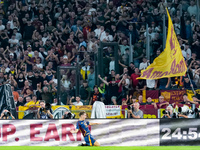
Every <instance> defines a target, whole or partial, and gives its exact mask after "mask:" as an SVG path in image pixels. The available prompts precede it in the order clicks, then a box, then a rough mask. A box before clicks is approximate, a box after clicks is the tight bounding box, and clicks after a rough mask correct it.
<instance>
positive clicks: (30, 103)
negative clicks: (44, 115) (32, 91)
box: [24, 95, 40, 108]
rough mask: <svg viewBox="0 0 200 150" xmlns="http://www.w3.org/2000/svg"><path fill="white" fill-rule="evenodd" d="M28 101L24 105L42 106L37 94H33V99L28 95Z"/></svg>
mask: <svg viewBox="0 0 200 150" xmlns="http://www.w3.org/2000/svg"><path fill="white" fill-rule="evenodd" d="M26 101H27V103H26V104H25V105H24V106H27V107H29V108H30V107H39V106H40V104H39V103H40V101H38V100H37V96H36V95H34V96H33V98H32V100H31V98H30V97H29V96H28V97H26Z"/></svg>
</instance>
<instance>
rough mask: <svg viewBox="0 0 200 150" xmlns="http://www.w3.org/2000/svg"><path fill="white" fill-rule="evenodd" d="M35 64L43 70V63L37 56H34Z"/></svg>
mask: <svg viewBox="0 0 200 150" xmlns="http://www.w3.org/2000/svg"><path fill="white" fill-rule="evenodd" d="M35 65H36V66H37V68H38V69H39V70H43V64H42V63H41V59H40V58H39V57H38V58H36V64H35Z"/></svg>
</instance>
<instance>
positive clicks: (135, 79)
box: [130, 68, 140, 88]
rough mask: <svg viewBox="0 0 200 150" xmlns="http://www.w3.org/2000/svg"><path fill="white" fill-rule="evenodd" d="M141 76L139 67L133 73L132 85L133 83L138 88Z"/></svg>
mask: <svg viewBox="0 0 200 150" xmlns="http://www.w3.org/2000/svg"><path fill="white" fill-rule="evenodd" d="M139 76H140V73H139V69H138V68H135V73H133V74H132V75H131V78H130V79H131V81H132V85H133V88H136V86H137V85H138V79H137V78H138V77H139Z"/></svg>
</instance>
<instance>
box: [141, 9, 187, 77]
mask: <svg viewBox="0 0 200 150" xmlns="http://www.w3.org/2000/svg"><path fill="white" fill-rule="evenodd" d="M167 15H168V33H167V40H166V46H165V50H164V51H163V52H162V53H161V54H160V55H159V56H158V57H157V58H155V60H154V61H153V63H152V64H151V65H149V66H148V67H147V69H146V70H143V71H142V73H141V76H140V77H139V78H138V79H160V78H165V77H175V76H184V75H185V73H186V71H187V66H186V64H185V60H184V58H183V55H182V52H181V48H180V45H179V42H178V40H177V37H176V33H175V32H174V27H173V24H172V20H171V18H170V15H169V12H168V10H167Z"/></svg>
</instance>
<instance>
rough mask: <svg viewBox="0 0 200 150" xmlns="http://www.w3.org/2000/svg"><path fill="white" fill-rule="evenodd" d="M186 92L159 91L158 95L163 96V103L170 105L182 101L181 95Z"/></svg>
mask: <svg viewBox="0 0 200 150" xmlns="http://www.w3.org/2000/svg"><path fill="white" fill-rule="evenodd" d="M185 93H186V90H160V94H161V95H162V96H164V98H165V101H168V102H170V103H176V104H178V103H180V102H182V101H183V95H184V94H185Z"/></svg>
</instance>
